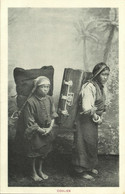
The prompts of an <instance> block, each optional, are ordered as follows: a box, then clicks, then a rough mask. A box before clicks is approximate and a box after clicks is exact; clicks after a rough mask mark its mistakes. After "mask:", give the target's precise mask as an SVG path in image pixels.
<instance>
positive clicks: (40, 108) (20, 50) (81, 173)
mask: <svg viewBox="0 0 125 194" xmlns="http://www.w3.org/2000/svg"><path fill="white" fill-rule="evenodd" d="M118 29H119V14H118V9H117V8H9V9H8V72H9V74H8V116H9V120H8V121H9V123H8V186H47V187H49V186H54V187H57V186H61V187H87V186H90V187H107V186H108V187H117V186H119V105H118V97H119V95H118V94H119V86H118V85H119V61H118V40H119V33H118V32H119V31H118Z"/></svg>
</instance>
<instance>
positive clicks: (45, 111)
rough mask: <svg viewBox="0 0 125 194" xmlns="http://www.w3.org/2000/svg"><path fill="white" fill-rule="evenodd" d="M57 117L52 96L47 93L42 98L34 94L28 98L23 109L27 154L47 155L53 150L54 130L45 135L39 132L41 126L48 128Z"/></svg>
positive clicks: (30, 155)
mask: <svg viewBox="0 0 125 194" xmlns="http://www.w3.org/2000/svg"><path fill="white" fill-rule="evenodd" d="M55 117H57V113H56V111H55V106H54V103H53V99H52V97H50V96H48V95H47V96H46V97H44V98H41V99H40V98H38V97H37V96H35V95H33V96H32V97H31V98H30V99H28V101H27V103H26V106H25V108H24V110H23V122H24V140H25V149H26V154H27V156H29V157H37V156H42V157H45V156H46V155H47V154H48V152H49V151H51V144H52V140H53V134H52V131H51V132H50V133H49V134H47V135H46V136H44V135H42V134H41V133H40V132H39V128H48V127H49V126H50V124H51V121H52V119H54V118H55Z"/></svg>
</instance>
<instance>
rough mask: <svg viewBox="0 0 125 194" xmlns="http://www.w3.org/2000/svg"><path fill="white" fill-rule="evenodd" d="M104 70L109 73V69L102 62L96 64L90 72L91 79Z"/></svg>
mask: <svg viewBox="0 0 125 194" xmlns="http://www.w3.org/2000/svg"><path fill="white" fill-rule="evenodd" d="M105 70H109V71H110V68H109V67H108V66H107V65H106V64H105V63H103V62H101V63H98V64H97V65H96V66H95V67H94V69H93V71H92V73H93V77H92V79H94V78H96V77H97V76H98V75H99V74H100V73H102V72H103V71H105Z"/></svg>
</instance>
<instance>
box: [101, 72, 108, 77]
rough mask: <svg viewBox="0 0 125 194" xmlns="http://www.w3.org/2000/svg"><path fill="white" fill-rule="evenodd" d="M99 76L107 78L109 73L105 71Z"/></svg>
mask: <svg viewBox="0 0 125 194" xmlns="http://www.w3.org/2000/svg"><path fill="white" fill-rule="evenodd" d="M100 76H104V77H108V76H109V71H108V70H106V71H103V72H102V73H101V74H100Z"/></svg>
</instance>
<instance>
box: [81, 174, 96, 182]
mask: <svg viewBox="0 0 125 194" xmlns="http://www.w3.org/2000/svg"><path fill="white" fill-rule="evenodd" d="M83 178H85V179H87V180H93V181H94V180H95V179H94V177H93V176H91V175H89V174H84V175H83Z"/></svg>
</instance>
